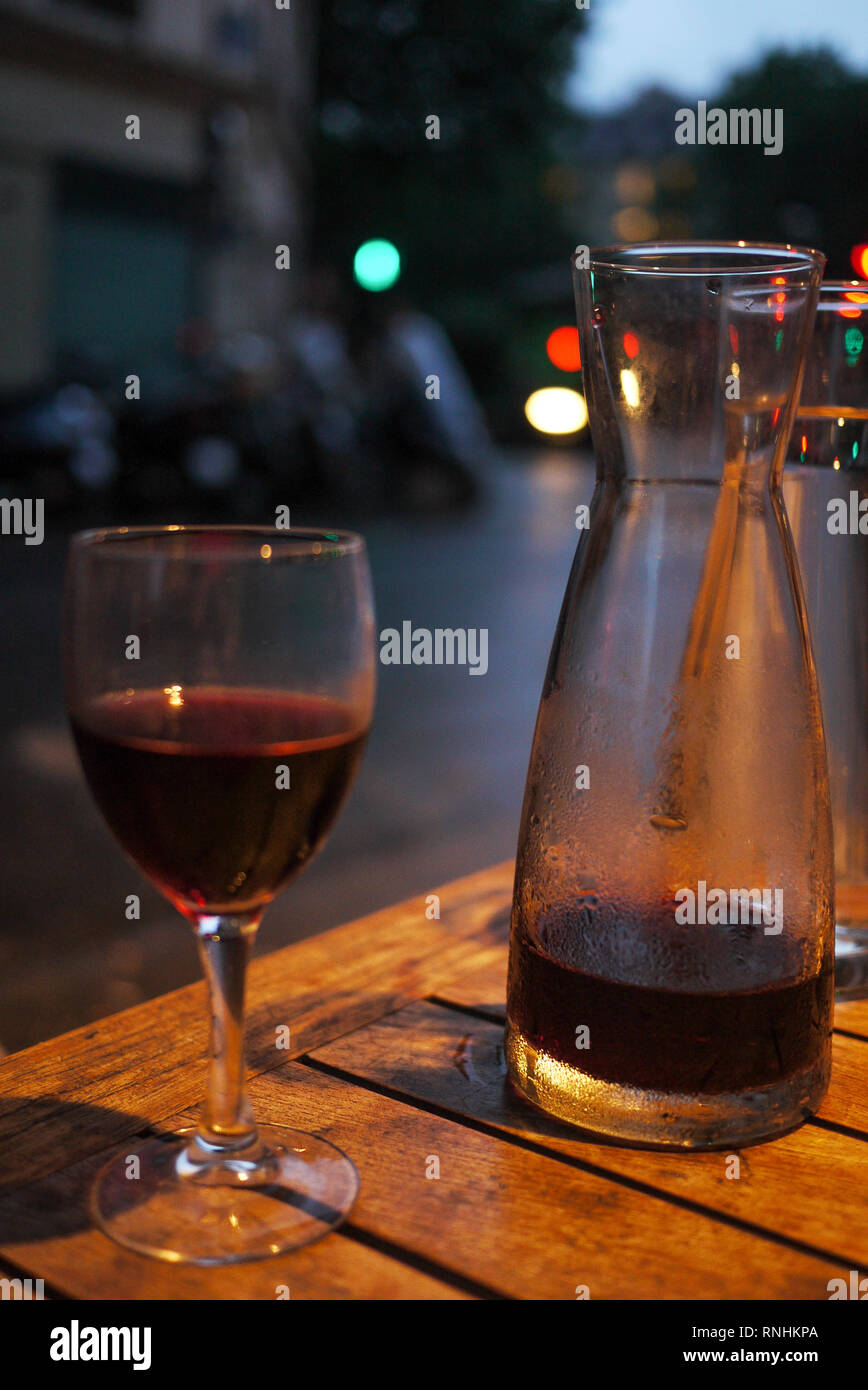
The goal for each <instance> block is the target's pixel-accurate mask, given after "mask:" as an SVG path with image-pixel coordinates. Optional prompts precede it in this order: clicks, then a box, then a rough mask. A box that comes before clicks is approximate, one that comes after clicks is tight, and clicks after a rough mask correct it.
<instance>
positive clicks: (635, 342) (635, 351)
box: [624, 333, 639, 362]
mask: <svg viewBox="0 0 868 1390" xmlns="http://www.w3.org/2000/svg"><path fill="white" fill-rule="evenodd" d="M624 351H625V352H626V354H627V356H628V357H629V358H630V361H631V362H632V360H633V358H634V357H638V356H639V339H638V338H637V337H636V334H635V333H625V334H624Z"/></svg>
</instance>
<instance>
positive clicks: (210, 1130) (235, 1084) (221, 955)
mask: <svg viewBox="0 0 868 1390" xmlns="http://www.w3.org/2000/svg"><path fill="white" fill-rule="evenodd" d="M260 916H261V914H260V913H245V914H238V915H237V916H235V915H224V916H214V917H200V918H199V920H198V922H197V924H196V936H197V941H198V945H199V954H200V956H201V957H202V966H203V969H204V971H205V980H206V983H207V985H208V994H209V999H210V1005H211V1061H210V1065H209V1068H208V1087H207V1092H206V1096H205V1103H204V1105H203V1106H202V1109H201V1112H200V1115H199V1126H198V1132H197V1136H198V1138H199V1140H200V1141H204V1143H206V1144H208V1145H211V1146H212V1147H214V1148H216V1149H222V1150H224V1151H233V1152H234V1151H236V1150H238V1149H242V1148H248V1147H249V1146H250V1145H252V1144H255V1142H256V1139H257V1132H256V1124H255V1122H254V1119H253V1112H252V1110H251V1108H250V1102H249V1101H248V1098H247V1087H246V1085H245V1080H244V985H245V980H246V977H247V962H248V960H249V959H250V952H251V949H252V947H253V942H254V940H255V938H256V931H257V928H258V927H259V921H260Z"/></svg>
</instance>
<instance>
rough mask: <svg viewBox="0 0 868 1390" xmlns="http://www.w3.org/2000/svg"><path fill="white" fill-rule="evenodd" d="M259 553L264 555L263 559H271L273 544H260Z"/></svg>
mask: <svg viewBox="0 0 868 1390" xmlns="http://www.w3.org/2000/svg"><path fill="white" fill-rule="evenodd" d="M259 553H260V555H261V556H262V558H263V560H270V559H271V546H270V545H263V546H260V549H259Z"/></svg>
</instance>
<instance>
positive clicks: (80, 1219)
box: [0, 1096, 191, 1245]
mask: <svg viewBox="0 0 868 1390" xmlns="http://www.w3.org/2000/svg"><path fill="white" fill-rule="evenodd" d="M16 1117H17V1118H16ZM189 1118H191V1117H188V1116H186V1115H182V1116H177V1115H176V1116H173V1117H172V1119H171V1120H169V1121H167V1122H165V1123H160V1124H159V1125H152V1124H151V1123H150V1122H149V1121H148V1120H146V1119H145V1118H144V1117H143V1116H140V1115H131V1114H130V1113H129V1111H124V1110H112V1109H109V1108H108V1107H106V1106H100V1105H85V1104H81V1103H77V1102H67V1101H58V1100H52V1099H46V1098H45V1097H34V1096H16V1097H14V1098H0V1167H2V1180H0V1245H7V1244H14V1243H27V1242H29V1241H38V1240H54V1239H55V1238H57V1237H58V1236H64V1235H72V1234H74V1233H75V1232H78V1231H82V1230H87V1229H89V1228H91V1227H92V1226H93V1225H94V1221H93V1217H92V1215H91V1212H90V1192H91V1188H92V1186H93V1181H94V1178H95V1177H96V1175H97V1173H98V1172H99V1170H100V1168H101V1167H102V1166H103V1164H104V1163H106V1162H107V1161H108V1160H109V1158H110V1157H112V1155H113V1154H115V1153H117V1151H118V1150H119V1149H121V1150H122V1149H123V1148H124V1145H125V1144H126V1145H128V1152H129V1153H130V1154H134V1153H135V1151H136V1150H135V1143H136V1140H137V1139H148V1138H153V1137H154V1136H155V1135H158V1134H161V1133H166V1132H171V1131H172V1130H173V1129H174V1128H175V1126H176V1125H177V1124H178V1123H180V1122H183V1121H184V1120H189ZM82 1150H85V1151H89V1152H87V1153H86V1156H85V1157H83V1158H81V1159H80V1161H79V1162H76V1163H73V1164H72V1166H71V1167H68V1168H67V1167H64V1166H63V1165H65V1164H66V1163H68V1162H69V1154H70V1151H77V1152H79V1153H80V1152H82Z"/></svg>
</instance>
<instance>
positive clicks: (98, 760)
mask: <svg viewBox="0 0 868 1390" xmlns="http://www.w3.org/2000/svg"><path fill="white" fill-rule="evenodd" d="M71 722H72V729H73V733H74V736H75V741H76V744H77V747H78V752H79V756H80V758H81V762H82V766H83V768H84V772H85V775H86V777H87V781H88V785H89V786H90V789H91V792H92V793H93V797H94V800H95V801H96V803H97V805H98V806H99V808H100V810H101V811H102V813H103V815H104V816H105V819H106V820H107V822H108V824H109V825H110V826H111V828H112V830H113V831H114V834H115V835H116V837H117V839H118V840H119V841H120V843H121V845H122V846H123V848H124V849H125V850H126V852H127V854H129V855H130V857H131V858H132V859H134V860H135V861H136V863H137V864H139V866H140V867H141V868H142V869H143V870H144V872H145V873H146V874H147V875H148V877H149V878H150V879H151V880H152V881H153V882H154V883H156V884H157V885H158V886H159V887H160V888H161V889H162V890H163V892H164V893H165V894H166V895H167V897H169V898H171V899H172V901H173V902H174V903H175V904H176V906H177V907H178V908H179V909H180V910H181V911H182V912H185V913H188V914H189V915H191V916H196V915H198V914H199V913H201V912H202V911H203V910H207V911H209V912H212V913H214V912H239V911H247V910H249V909H251V908H255V907H262V906H264V905H265V904H266V903H267V902H269V901H270V900H271V899H272V898H273V897H274V895H275V894H276V893H277V892H278V891H279V890H280V889H281V888H282V887H283V886H284V885H285V884H286V883H287V882H288V881H289V879H290V878H292V877H293V875H294V874H296V873H297V872H298V871H299V869H301V868H302V866H303V865H304V864H305V863H306V862H307V860H308V859H309V858H310V857H311V855H312V854H313V853H314V852H315V851H316V849H317V848H318V847H319V845H320V844H321V842H322V840H323V839H324V837H325V835H326V833H327V832H328V830H329V828H330V826H331V825H332V822H333V821H334V819H335V816H336V815H337V813H338V811H339V809H340V806H341V803H342V802H343V799H344V796H345V794H346V792H347V790H348V788H349V786H350V784H351V782H352V780H353V778H354V776H355V772H356V769H357V767H358V765H359V761H360V759H361V755H362V750H363V747H364V742H365V729H364V728H360V727H359V723H358V719H357V718H356V716H355V715H354V713H353V710H352V709H351V708H350V707H349V706H347V705H345V704H343V703H341V702H340V701H338V700H334V699H329V698H328V697H326V696H321V695H301V694H292V693H283V692H279V691H269V690H245V689H232V690H226V689H220V688H219V687H207V686H203V687H200V686H194V687H192V688H183V687H181V686H175V687H168V688H166V689H164V690H146V691H138V692H135V693H133V694H128V693H126V692H125V691H119V692H114V693H110V694H107V695H102V696H100V697H99V698H97V699H94V700H92V701H90V702H89V703H88V704H87V705H85V706H84V707H83V708H82V709H80V710H79V711H78V712H77V713H76V714H75V715H74V716H73V717H72V721H71Z"/></svg>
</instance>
